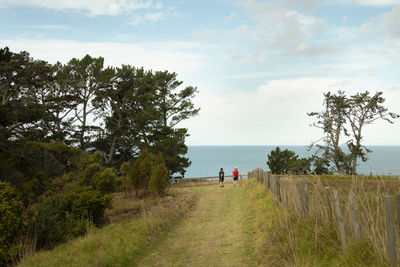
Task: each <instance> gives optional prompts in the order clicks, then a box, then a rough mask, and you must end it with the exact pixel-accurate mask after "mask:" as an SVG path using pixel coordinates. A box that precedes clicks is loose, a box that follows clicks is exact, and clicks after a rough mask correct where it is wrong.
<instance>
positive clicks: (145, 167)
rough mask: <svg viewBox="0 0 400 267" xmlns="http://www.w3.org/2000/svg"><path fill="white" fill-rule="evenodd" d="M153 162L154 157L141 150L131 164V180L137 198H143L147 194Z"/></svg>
mask: <svg viewBox="0 0 400 267" xmlns="http://www.w3.org/2000/svg"><path fill="white" fill-rule="evenodd" d="M153 162H154V155H152V154H150V153H149V152H147V150H145V149H143V150H142V151H141V152H140V154H139V157H138V158H137V159H136V160H135V162H134V163H133V167H132V173H131V179H132V185H133V187H134V188H135V191H136V195H137V196H138V197H145V196H148V194H149V181H150V176H151V169H152V167H153Z"/></svg>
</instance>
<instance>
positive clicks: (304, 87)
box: [183, 77, 400, 145]
mask: <svg viewBox="0 0 400 267" xmlns="http://www.w3.org/2000/svg"><path fill="white" fill-rule="evenodd" d="M376 86H380V89H381V90H383V91H384V97H385V98H387V99H388V100H389V99H390V100H391V101H387V107H389V108H390V110H391V111H394V112H398V113H399V112H400V110H399V108H398V106H396V104H395V102H396V100H395V98H396V97H400V95H399V94H400V88H397V89H396V90H393V89H392V90H391V88H390V86H389V85H384V84H380V85H379V84H377V83H372V84H371V83H368V82H365V81H362V80H356V79H342V78H311V77H306V78H296V79H282V80H271V81H269V82H267V83H265V84H264V85H261V86H259V87H258V89H257V90H256V91H252V92H241V93H232V94H226V95H223V96H222V95H219V94H218V93H216V92H215V91H216V90H215V89H216V88H218V87H219V86H218V85H217V84H215V85H207V84H204V85H199V87H200V88H203V89H202V90H201V92H200V94H199V95H198V96H197V97H196V98H195V102H196V104H197V105H198V106H200V107H202V110H201V111H200V116H199V117H196V118H191V119H190V120H189V121H186V122H185V123H184V125H183V126H184V127H188V128H189V133H190V135H191V136H190V137H189V138H188V143H189V144H197V145H201V144H207V145H231V144H235V145H246V144H253V145H268V144H282V145H305V144H309V143H310V142H311V141H315V140H317V139H318V138H320V137H321V135H322V133H321V131H320V130H319V129H317V128H314V127H310V126H309V125H310V124H312V123H313V122H314V121H313V119H312V118H310V117H309V116H307V113H308V112H311V111H322V108H323V105H322V102H323V93H324V92H327V91H332V92H336V91H337V90H339V89H341V90H346V93H347V94H349V95H351V94H354V93H356V92H360V90H361V91H365V90H369V91H370V92H371V93H374V92H375V90H376ZM204 88H206V89H204ZM348 88H350V89H348ZM397 99H398V98H397ZM380 125H381V124H380ZM372 128H373V127H368V130H366V131H365V134H364V136H365V142H366V144H399V141H398V137H397V135H398V132H399V131H400V121H398V122H397V124H394V125H385V126H384V128H382V129H385V132H382V131H381V130H379V129H372ZM366 129H367V128H366ZM383 136H384V138H382V137H383Z"/></svg>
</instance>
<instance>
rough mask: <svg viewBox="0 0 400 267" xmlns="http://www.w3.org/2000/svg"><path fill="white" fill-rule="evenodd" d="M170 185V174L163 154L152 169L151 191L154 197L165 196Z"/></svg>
mask: <svg viewBox="0 0 400 267" xmlns="http://www.w3.org/2000/svg"><path fill="white" fill-rule="evenodd" d="M168 185H169V172H168V169H167V166H165V163H164V160H163V157H162V154H161V153H159V154H158V156H157V159H156V161H155V163H154V166H153V168H152V169H151V176H150V181H149V191H150V193H152V194H153V195H157V196H163V195H164V194H165V190H166V189H167V187H168Z"/></svg>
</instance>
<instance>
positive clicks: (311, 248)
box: [244, 179, 388, 266]
mask: <svg viewBox="0 0 400 267" xmlns="http://www.w3.org/2000/svg"><path fill="white" fill-rule="evenodd" d="M244 189H245V192H246V193H247V195H248V197H249V198H250V200H251V201H252V203H253V208H254V212H255V221H256V231H257V234H256V240H255V242H256V256H257V258H258V261H259V262H261V263H263V264H265V265H266V266H387V265H388V263H387V262H386V261H385V260H382V257H380V255H379V254H378V253H379V252H377V251H376V250H375V249H374V248H373V246H372V245H371V244H370V243H368V242H362V243H356V242H354V241H353V240H349V242H348V247H347V249H346V251H345V252H343V251H342V250H341V245H340V241H339V239H338V233H337V232H336V227H334V226H333V225H331V224H326V223H322V222H320V221H319V220H318V219H317V217H313V216H310V217H307V218H299V217H298V216H297V214H296V213H295V212H294V211H293V210H291V209H289V208H288V207H286V206H284V205H281V204H279V203H276V202H275V200H274V199H273V196H272V194H271V193H269V192H268V191H266V190H265V186H264V185H261V184H258V183H257V182H256V180H255V179H249V180H247V181H246V182H245V183H244Z"/></svg>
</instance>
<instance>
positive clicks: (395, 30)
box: [381, 6, 400, 38]
mask: <svg viewBox="0 0 400 267" xmlns="http://www.w3.org/2000/svg"><path fill="white" fill-rule="evenodd" d="M381 27H383V28H384V29H387V30H388V31H389V32H390V34H391V36H392V37H394V38H399V37H400V6H397V7H394V8H393V9H392V10H391V11H389V12H386V13H384V14H383V15H382V17H381Z"/></svg>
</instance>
